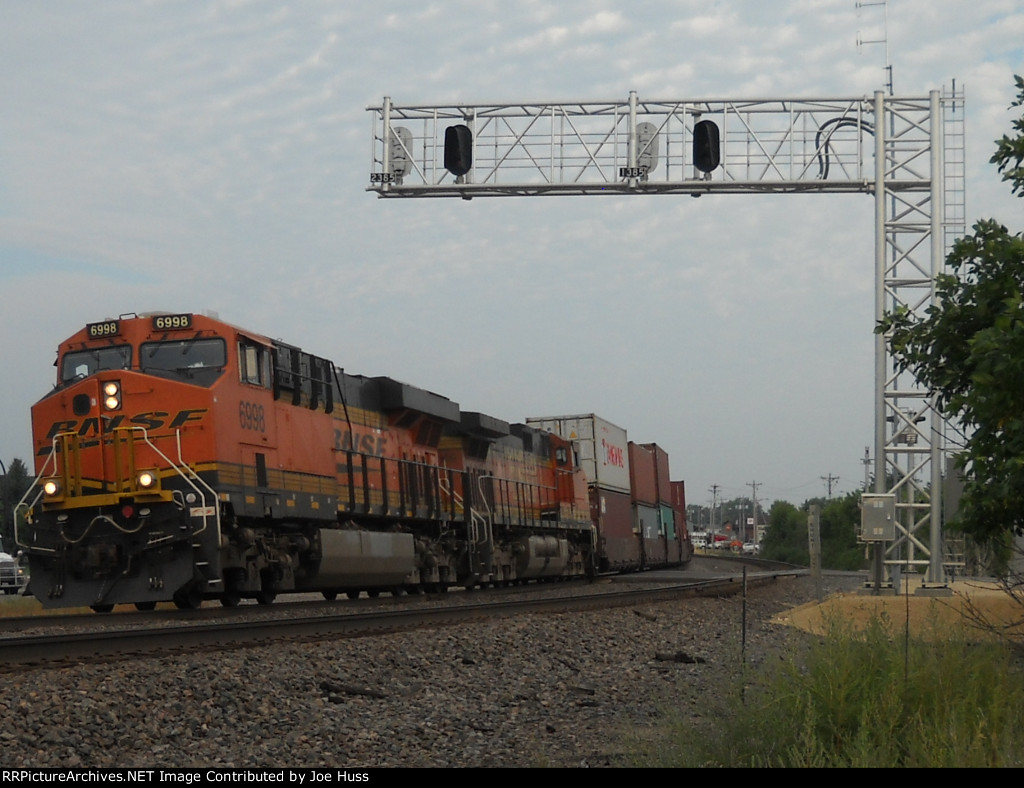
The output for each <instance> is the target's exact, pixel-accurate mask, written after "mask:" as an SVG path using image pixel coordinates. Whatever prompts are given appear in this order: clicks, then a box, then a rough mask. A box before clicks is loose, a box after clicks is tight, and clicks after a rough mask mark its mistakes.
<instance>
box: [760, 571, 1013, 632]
mask: <svg viewBox="0 0 1024 788" xmlns="http://www.w3.org/2000/svg"><path fill="white" fill-rule="evenodd" d="M950 590H951V591H952V594H950V595H948V596H929V595H923V594H915V593H914V591H913V590H911V591H910V593H905V594H903V595H900V596H894V595H890V596H872V595H866V594H863V593H859V592H852V593H842V594H835V595H833V596H830V597H828V598H827V599H825V600H824V601H823V602H821V603H817V602H812V603H809V604H805V605H801V606H800V607H796V608H793V609H791V610H787V611H785V612H783V613H780V614H779V615H777V616H776V617H775V618H774V619H772V622H773V623H775V624H784V625H787V626H793V627H797V628H798V629H802V630H804V631H806V632H811V633H813V634H823V633H824V632H825V631H826V630H827V629H828V626H829V624H830V622H833V621H835V622H837V623H840V624H846V625H850V626H854V627H860V626H863V625H865V624H866V623H868V622H870V621H872V620H875V619H878V620H881V621H884V622H886V623H887V624H888V625H889V626H891V627H892V628H893V629H894V630H895V631H903V629H904V627H906V626H907V624H908V622H909V626H910V631H911V633H912V634H914V635H917V636H921V637H926V636H928V635H930V634H933V633H937V634H940V635H941V634H943V632H944V631H945V632H948V627H962V628H964V629H963V631H964V632H965V633H971V632H973V633H977V635H978V636H984V635H991V634H992V633H993V630H996V631H1000V632H1003V633H1004V634H1010V635H1011V636H1013V637H1014V639H1015V640H1018V641H1024V606H1022V604H1021V603H1020V602H1018V601H1015V600H1014V599H1013V598H1012V597H1010V595H1009V594H1007V593H1006V592H1005V591H1003V589H1002V588H1000V587H999V586H998V585H997V584H995V583H988V582H983V581H973V580H967V581H959V582H956V583H953V584H952V585H951V586H950ZM972 636H973V635H972Z"/></svg>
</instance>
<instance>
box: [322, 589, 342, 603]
mask: <svg viewBox="0 0 1024 788" xmlns="http://www.w3.org/2000/svg"><path fill="white" fill-rule="evenodd" d="M323 595H324V599H326V600H327V601H328V602H333V601H334V600H335V599H337V598H338V592H337V591H324V592H323Z"/></svg>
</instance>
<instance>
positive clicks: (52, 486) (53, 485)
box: [43, 479, 61, 498]
mask: <svg viewBox="0 0 1024 788" xmlns="http://www.w3.org/2000/svg"><path fill="white" fill-rule="evenodd" d="M43 493H44V494H45V495H46V497H47V498H56V497H57V496H58V495H60V493H61V487H60V482H59V481H58V480H57V479H47V480H46V481H45V482H43Z"/></svg>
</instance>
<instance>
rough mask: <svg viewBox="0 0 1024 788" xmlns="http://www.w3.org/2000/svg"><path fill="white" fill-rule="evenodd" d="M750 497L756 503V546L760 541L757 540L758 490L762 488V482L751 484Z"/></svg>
mask: <svg viewBox="0 0 1024 788" xmlns="http://www.w3.org/2000/svg"><path fill="white" fill-rule="evenodd" d="M748 486H749V487H750V493H751V495H750V497H751V498H752V499H753V501H754V544H757V542H758V541H759V540H758V538H757V488H758V487H760V486H761V482H750V484H749V485H748Z"/></svg>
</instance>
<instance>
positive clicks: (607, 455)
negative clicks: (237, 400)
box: [526, 413, 630, 493]
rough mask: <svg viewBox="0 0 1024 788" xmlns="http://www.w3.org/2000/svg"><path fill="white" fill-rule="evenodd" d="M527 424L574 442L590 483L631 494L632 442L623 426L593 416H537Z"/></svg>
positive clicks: (580, 462) (589, 414)
mask: <svg viewBox="0 0 1024 788" xmlns="http://www.w3.org/2000/svg"><path fill="white" fill-rule="evenodd" d="M526 423H527V424H529V425H531V426H534V427H539V428H540V429H543V430H547V431H548V432H553V433H555V434H556V435H561V436H562V437H563V438H565V439H566V440H571V441H573V442H574V443H575V444H576V453H577V457H578V459H579V464H580V467H581V468H583V472H584V473H585V474H586V476H587V481H588V483H590V484H591V485H597V486H598V487H601V488H603V489H606V490H617V491H619V492H625V493H628V492H629V490H630V485H629V446H628V444H629V441H628V440H627V438H626V431H625V430H624V429H622V427H616V426H615V425H614V424H612V423H611V422H609V421H606V420H605V419H602V418H601V417H599V416H595V415H594V414H593V413H588V414H585V415H577V416H535V417H532V418H528V419H527V420H526Z"/></svg>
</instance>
